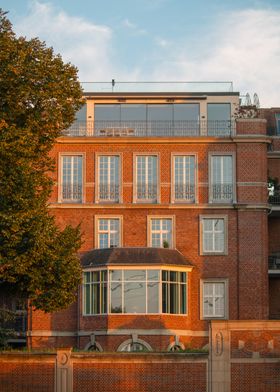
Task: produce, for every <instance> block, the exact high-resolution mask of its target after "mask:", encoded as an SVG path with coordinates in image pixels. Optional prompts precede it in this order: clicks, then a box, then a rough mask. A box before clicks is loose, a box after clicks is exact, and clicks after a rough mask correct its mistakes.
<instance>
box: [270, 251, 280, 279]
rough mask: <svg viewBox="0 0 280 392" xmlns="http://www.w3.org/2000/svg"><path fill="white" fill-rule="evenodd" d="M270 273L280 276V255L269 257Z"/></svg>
mask: <svg viewBox="0 0 280 392" xmlns="http://www.w3.org/2000/svg"><path fill="white" fill-rule="evenodd" d="M268 273H269V274H270V275H275V274H277V275H280V254H275V255H271V256H269V257H268Z"/></svg>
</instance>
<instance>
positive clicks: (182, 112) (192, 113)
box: [173, 103, 199, 121]
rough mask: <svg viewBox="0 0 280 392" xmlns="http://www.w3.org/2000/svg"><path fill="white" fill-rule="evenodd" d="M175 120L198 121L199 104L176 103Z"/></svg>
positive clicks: (174, 106)
mask: <svg viewBox="0 0 280 392" xmlns="http://www.w3.org/2000/svg"><path fill="white" fill-rule="evenodd" d="M173 108H174V121H198V120H199V104H198V103H186V104H174V105H173Z"/></svg>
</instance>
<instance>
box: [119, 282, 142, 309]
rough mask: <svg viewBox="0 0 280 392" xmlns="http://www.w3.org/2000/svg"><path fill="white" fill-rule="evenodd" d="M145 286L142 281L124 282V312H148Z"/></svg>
mask: <svg viewBox="0 0 280 392" xmlns="http://www.w3.org/2000/svg"><path fill="white" fill-rule="evenodd" d="M145 286H146V285H145V284H144V283H142V282H140V283H138V282H133V283H125V284H124V313H146V287H145Z"/></svg>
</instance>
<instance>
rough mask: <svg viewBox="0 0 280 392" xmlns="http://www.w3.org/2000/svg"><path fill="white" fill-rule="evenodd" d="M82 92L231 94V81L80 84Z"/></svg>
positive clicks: (112, 81)
mask: <svg viewBox="0 0 280 392" xmlns="http://www.w3.org/2000/svg"><path fill="white" fill-rule="evenodd" d="M81 85H82V88H83V90H84V92H104V93H106V92H163V91H164V92H190V93H191V92H233V83H232V82H231V81H205V82H199V81H168V82H167V81H157V82H150V81H138V82H137V81H126V82H122V81H116V80H115V79H112V80H111V81H110V82H81Z"/></svg>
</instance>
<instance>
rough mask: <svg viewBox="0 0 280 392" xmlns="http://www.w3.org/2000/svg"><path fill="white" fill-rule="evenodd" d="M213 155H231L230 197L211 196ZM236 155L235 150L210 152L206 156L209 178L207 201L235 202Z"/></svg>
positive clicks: (219, 202)
mask: <svg viewBox="0 0 280 392" xmlns="http://www.w3.org/2000/svg"><path fill="white" fill-rule="evenodd" d="M213 157H221V158H222V157H231V159H232V198H231V199H222V198H221V199H214V197H213V185H214V183H213V175H214V171H213V159H212V158H213ZM235 162H236V155H235V152H230V153H227V152H211V153H209V156H208V168H209V169H208V178H209V202H210V203H213V204H221V203H222V204H232V203H236V172H235V171H236V168H235V166H236V165H235Z"/></svg>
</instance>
